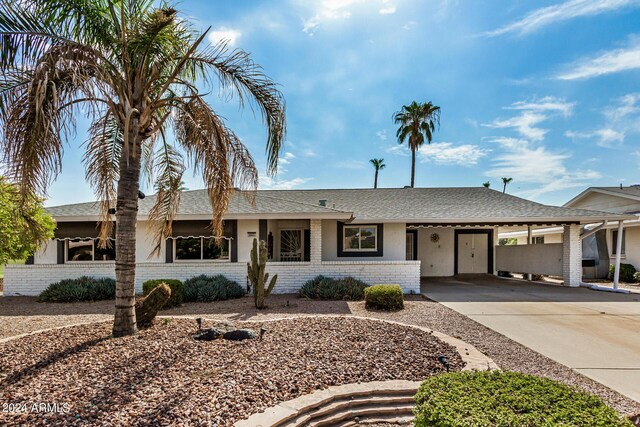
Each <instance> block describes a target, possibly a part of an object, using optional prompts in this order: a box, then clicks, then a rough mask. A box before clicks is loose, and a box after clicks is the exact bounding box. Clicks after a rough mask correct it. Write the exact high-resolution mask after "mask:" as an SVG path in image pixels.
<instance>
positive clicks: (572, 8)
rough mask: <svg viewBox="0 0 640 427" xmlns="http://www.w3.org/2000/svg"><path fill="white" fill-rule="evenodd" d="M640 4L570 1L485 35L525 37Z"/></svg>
mask: <svg viewBox="0 0 640 427" xmlns="http://www.w3.org/2000/svg"><path fill="white" fill-rule="evenodd" d="M638 3H639V2H638V0H568V1H565V2H563V3H560V4H555V5H552V6H547V7H542V8H539V9H535V10H533V11H531V12H529V13H528V14H527V15H526V16H525V17H524V18H522V19H520V20H518V21H516V22H512V23H510V24H507V25H505V26H503V27H501V28H498V29H497V30H494V31H489V32H487V33H485V35H487V36H490V37H493V36H499V35H502V34H507V33H515V34H518V35H525V34H529V33H532V32H534V31H537V30H540V29H542V28H544V27H546V26H548V25H552V24H555V23H557V22H562V21H568V20H571V19H574V18H578V17H581V16H593V15H598V14H601V13H606V12H612V11H615V10H619V9H622V8H624V7H627V6H630V5H637V4H638Z"/></svg>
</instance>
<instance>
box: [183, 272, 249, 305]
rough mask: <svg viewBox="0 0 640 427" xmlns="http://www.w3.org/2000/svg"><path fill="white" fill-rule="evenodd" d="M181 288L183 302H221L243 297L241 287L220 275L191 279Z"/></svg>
mask: <svg viewBox="0 0 640 427" xmlns="http://www.w3.org/2000/svg"><path fill="white" fill-rule="evenodd" d="M183 287H184V301H185V302H195V301H197V302H211V301H223V300H228V299H232V298H240V297H241V296H243V295H244V289H243V288H242V286H240V285H239V284H238V283H236V282H234V281H232V280H229V279H227V278H226V277H225V276H223V275H222V274H218V275H215V276H207V275H204V274H202V275H200V276H196V277H192V278H191V279H187V280H185V281H184V283H183Z"/></svg>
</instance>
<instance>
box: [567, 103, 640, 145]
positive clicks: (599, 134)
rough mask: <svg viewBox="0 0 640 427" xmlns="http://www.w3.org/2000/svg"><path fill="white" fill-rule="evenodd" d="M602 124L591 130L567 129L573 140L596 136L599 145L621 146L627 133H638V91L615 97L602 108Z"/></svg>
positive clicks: (639, 105) (639, 117) (639, 113)
mask: <svg viewBox="0 0 640 427" xmlns="http://www.w3.org/2000/svg"><path fill="white" fill-rule="evenodd" d="M602 114H603V115H604V118H605V121H604V124H603V125H602V126H601V127H600V128H599V129H596V130H592V131H571V130H570V131H567V132H565V136H567V137H568V138H571V139H573V140H576V139H589V138H596V139H597V144H598V145H599V146H601V147H606V148H611V147H616V146H618V147H619V146H622V144H623V143H624V141H625V139H626V138H627V135H638V134H640V93H629V94H627V95H624V96H621V97H619V98H617V99H615V100H614V101H613V102H612V104H611V105H610V106H608V107H606V108H604V109H603V110H602Z"/></svg>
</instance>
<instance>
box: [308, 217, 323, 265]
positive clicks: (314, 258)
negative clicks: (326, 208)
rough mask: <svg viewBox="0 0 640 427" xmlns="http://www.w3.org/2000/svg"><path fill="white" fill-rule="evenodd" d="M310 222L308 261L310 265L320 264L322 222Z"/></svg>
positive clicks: (314, 220) (315, 220)
mask: <svg viewBox="0 0 640 427" xmlns="http://www.w3.org/2000/svg"><path fill="white" fill-rule="evenodd" d="M309 222H310V227H309V228H310V229H311V232H310V237H311V244H310V246H309V253H310V255H309V261H310V262H311V263H312V264H320V263H321V262H322V220H321V219H312V220H310V221H309Z"/></svg>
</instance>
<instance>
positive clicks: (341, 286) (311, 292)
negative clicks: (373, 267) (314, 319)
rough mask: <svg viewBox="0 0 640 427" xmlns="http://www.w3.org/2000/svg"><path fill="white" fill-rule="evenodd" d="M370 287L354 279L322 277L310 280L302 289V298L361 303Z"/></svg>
mask: <svg viewBox="0 0 640 427" xmlns="http://www.w3.org/2000/svg"><path fill="white" fill-rule="evenodd" d="M368 286H369V285H367V284H366V283H364V282H363V281H361V280H358V279H354V278H353V277H345V278H343V279H332V278H331V277H325V276H322V275H319V276H316V277H314V278H313V279H311V280H308V281H307V282H306V283H305V284H304V285H302V288H300V296H301V297H303V298H309V299H322V300H347V301H359V300H362V299H363V298H364V290H365V288H367V287H368Z"/></svg>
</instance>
